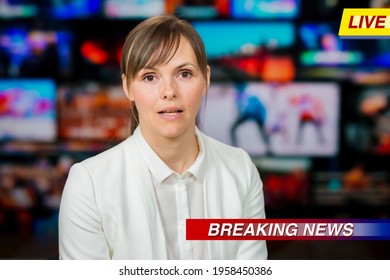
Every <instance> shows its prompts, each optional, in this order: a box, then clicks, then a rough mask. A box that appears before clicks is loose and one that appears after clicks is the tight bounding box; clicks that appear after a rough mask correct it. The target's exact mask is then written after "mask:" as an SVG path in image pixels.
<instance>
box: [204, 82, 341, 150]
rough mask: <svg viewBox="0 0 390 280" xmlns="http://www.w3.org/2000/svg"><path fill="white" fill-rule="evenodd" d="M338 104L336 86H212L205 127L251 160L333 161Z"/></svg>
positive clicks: (218, 84) (249, 83)
mask: <svg viewBox="0 0 390 280" xmlns="http://www.w3.org/2000/svg"><path fill="white" fill-rule="evenodd" d="M339 103H340V96H339V87H338V85H337V83H313V82H312V83H303V82H293V83H286V84H279V85H278V84H268V83H260V82H247V83H213V84H212V85H211V86H210V89H209V91H208V96H207V100H206V102H205V104H204V106H202V113H201V115H200V119H201V127H203V128H204V131H205V132H206V134H208V135H210V136H211V137H214V138H216V139H218V140H220V141H222V142H224V143H226V144H229V145H234V146H238V147H241V148H243V149H245V150H246V151H247V152H248V153H249V154H251V155H252V156H259V155H265V154H269V155H284V156H334V155H336V154H337V153H338V131H339Z"/></svg>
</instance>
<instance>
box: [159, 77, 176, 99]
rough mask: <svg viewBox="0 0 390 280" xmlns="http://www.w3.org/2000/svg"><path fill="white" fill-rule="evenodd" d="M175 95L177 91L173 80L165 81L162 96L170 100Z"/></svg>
mask: <svg viewBox="0 0 390 280" xmlns="http://www.w3.org/2000/svg"><path fill="white" fill-rule="evenodd" d="M176 97H177V93H176V90H175V85H174V82H173V81H172V80H168V81H166V82H165V84H164V88H163V91H162V98H163V99H165V100H171V99H173V98H176Z"/></svg>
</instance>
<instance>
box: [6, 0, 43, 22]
mask: <svg viewBox="0 0 390 280" xmlns="http://www.w3.org/2000/svg"><path fill="white" fill-rule="evenodd" d="M34 2H36V1H33V0H18V1H14V0H2V1H1V2H0V19H18V18H31V17H35V16H37V15H38V14H39V12H40V11H39V6H37V5H36V3H34Z"/></svg>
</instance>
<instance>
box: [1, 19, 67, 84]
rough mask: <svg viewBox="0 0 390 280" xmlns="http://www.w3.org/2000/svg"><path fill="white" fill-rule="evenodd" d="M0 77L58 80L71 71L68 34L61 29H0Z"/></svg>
mask: <svg viewBox="0 0 390 280" xmlns="http://www.w3.org/2000/svg"><path fill="white" fill-rule="evenodd" d="M0 69H1V71H0V74H1V76H2V77H8V78H52V79H56V80H57V79H61V78H66V77H68V76H70V75H71V71H72V35H71V34H70V32H67V31H63V30H43V29H29V28H17V27H15V28H14V27H9V28H7V27H5V28H1V27H0Z"/></svg>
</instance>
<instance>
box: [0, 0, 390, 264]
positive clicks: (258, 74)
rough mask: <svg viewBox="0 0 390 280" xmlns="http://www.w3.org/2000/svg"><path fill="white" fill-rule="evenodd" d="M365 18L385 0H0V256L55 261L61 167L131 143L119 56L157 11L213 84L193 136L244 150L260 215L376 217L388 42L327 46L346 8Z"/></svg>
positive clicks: (339, 252) (313, 246) (386, 112)
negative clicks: (186, 27) (177, 19)
mask: <svg viewBox="0 0 390 280" xmlns="http://www.w3.org/2000/svg"><path fill="white" fill-rule="evenodd" d="M254 4H256V5H254ZM245 5H246V6H245ZM243 7H246V8H247V10H246V12H245V10H244V8H243ZM368 7H390V1H386V0H355V1H341V0H274V1H270V0H268V1H266V0H263V1H261V0H259V1H238V0H237V1H235V0H226V1H223V0H214V1H212V0H209V1H207V0H203V1H202V0H201V1H185V0H182V1H174V0H172V1H170V0H166V1H163V0H155V1H130V0H123V1H121V0H99V1H98V0H95V1H92V0H82V1H81V0H80V1H79V0H74V1H73V0H68V1H65V0H62V1H54V0H52V1H51V0H40V1H29V0H8V1H2V2H1V3H0V20H1V21H0V259H56V258H58V244H57V239H58V229H57V223H58V207H59V202H60V198H61V192H62V189H63V186H64V183H65V180H66V177H67V173H68V170H69V168H70V166H71V165H72V164H73V163H74V162H78V161H81V160H83V159H85V158H87V157H90V156H92V155H95V154H97V153H99V152H101V151H103V150H105V149H107V148H108V147H111V146H113V145H115V144H116V143H118V142H119V141H121V140H122V139H124V138H125V137H126V136H127V135H128V125H129V124H128V120H129V116H130V114H131V112H130V110H129V103H128V101H127V99H126V98H125V96H124V94H123V92H122V89H121V86H120V72H119V57H120V53H121V46H122V44H123V42H124V39H125V37H126V35H127V33H128V32H129V31H130V30H131V29H132V28H133V27H134V26H136V25H137V24H138V23H139V22H140V21H141V20H142V19H144V18H146V17H148V16H152V15H155V14H163V13H175V14H177V15H180V16H182V17H183V18H186V19H188V20H189V21H190V22H191V23H193V24H194V26H195V28H196V29H197V30H198V31H199V33H200V35H201V36H202V38H203V39H204V41H205V45H206V50H207V53H208V56H209V64H210V66H211V70H212V75H211V77H212V86H211V88H210V91H209V96H208V100H207V102H206V105H205V107H203V109H202V112H201V114H200V120H201V121H200V127H201V128H202V129H203V130H204V131H205V132H206V133H207V134H209V135H211V136H213V137H215V138H217V139H219V140H221V141H224V142H227V143H228V144H235V145H238V146H241V147H242V148H244V149H246V150H247V151H248V152H249V153H250V154H251V156H252V158H253V161H254V162H255V164H256V165H257V167H258V169H259V172H260V175H261V177H262V180H263V183H264V192H265V202H266V214H267V217H268V218H375V219H376V218H378V219H388V218H389V215H390V174H389V163H390V162H389V159H390V108H389V104H390V86H389V83H390V70H389V67H390V41H389V40H388V39H383V40H340V39H339V38H338V37H337V32H338V27H339V24H340V20H341V15H342V10H343V8H368ZM239 93H241V94H243V95H239ZM248 94H249V95H251V96H252V97H251V98H252V99H245V97H244V96H246V95H248ZM250 100H252V101H253V100H255V101H253V102H254V103H253V102H252V101H250ZM313 100H314V101H313ZM258 101H260V102H261V104H262V105H261V104H260V105H256V106H259V107H256V106H255V105H253V104H257V103H256V102H258ZM310 102H313V103H310ZM245 104H246V105H245ZM248 104H252V107H251V106H250V105H248ZM280 104H281V105H280ZM313 104H315V105H313ZM310 106H314V108H315V110H314V113H313V111H311V113H307V112H306V113H305V112H304V110H305V108H306V110H308V109H307V108H308V107H310ZM309 111H310V110H309ZM259 112H261V113H259ZM240 114H241V115H240ZM313 114H318V116H319V119H316V116H314V115H313ZM259 132H260V133H259ZM234 137H235V138H234ZM234 139H235V140H234ZM267 139H268V140H267ZM268 250H269V258H270V259H389V258H390V253H389V252H390V245H389V242H388V241H332V242H330V241H293V242H288V241H270V242H268Z"/></svg>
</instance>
